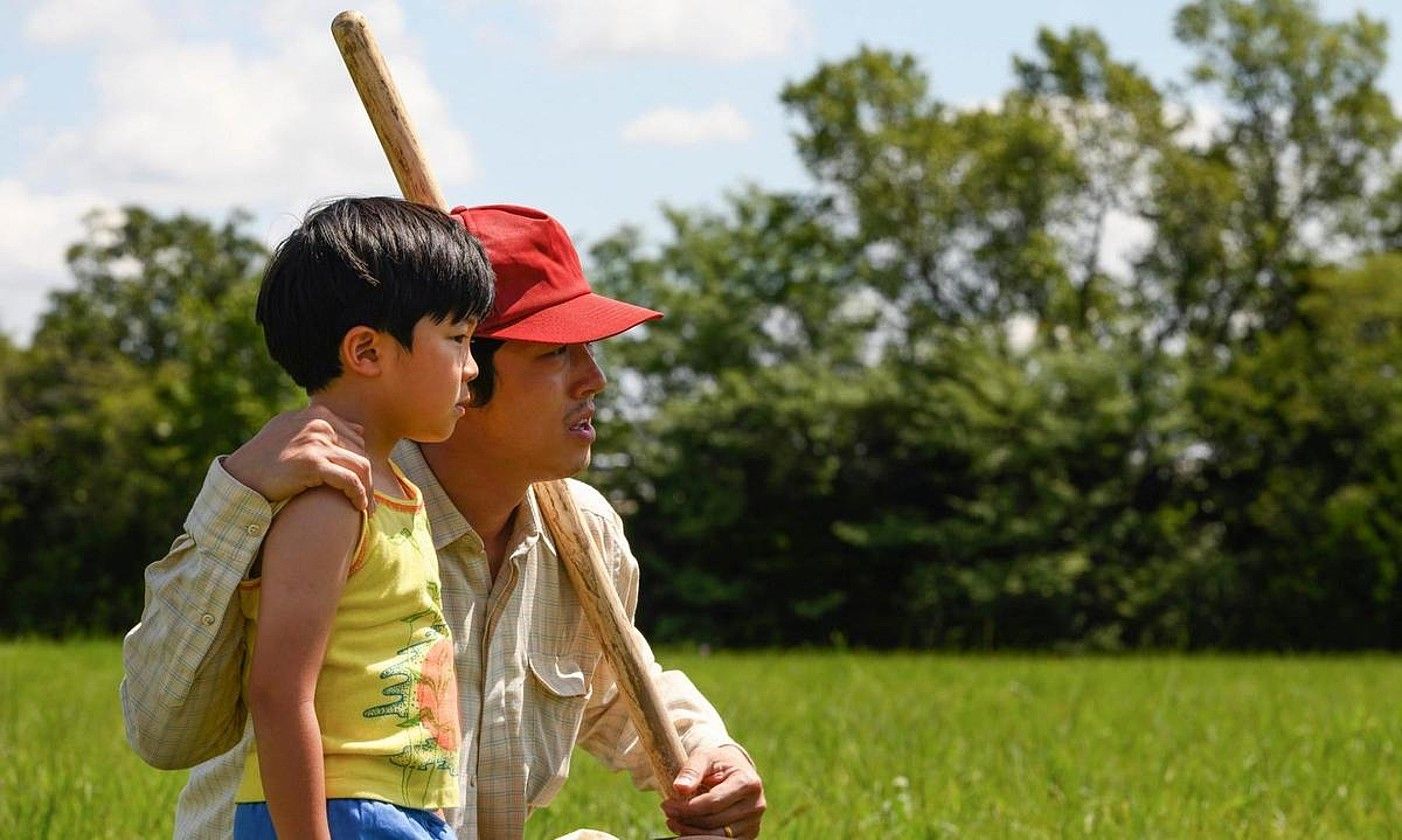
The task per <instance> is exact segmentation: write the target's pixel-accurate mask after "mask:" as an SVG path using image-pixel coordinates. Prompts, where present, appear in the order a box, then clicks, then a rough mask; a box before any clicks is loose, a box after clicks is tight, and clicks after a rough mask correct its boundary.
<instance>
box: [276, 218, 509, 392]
mask: <svg viewBox="0 0 1402 840" xmlns="http://www.w3.org/2000/svg"><path fill="white" fill-rule="evenodd" d="M493 285H494V276H493V274H492V268H491V264H490V263H489V262H488V261H487V256H486V254H485V253H483V251H482V245H481V243H479V242H478V241H477V239H476V238H475V237H473V236H472V235H471V234H469V233H468V232H467V231H466V230H464V229H463V226H462V225H461V224H459V223H458V222H457V220H455V219H453V218H452V217H451V216H448V215H447V214H445V213H443V212H442V211H440V210H435V209H434V208H432V207H426V206H424V205H421V204H414V203H412V202H408V201H401V200H400V199H397V198H342V199H339V200H337V201H333V202H331V203H329V204H326V205H324V206H321V207H319V208H318V207H314V208H312V210H310V211H308V214H307V217H306V218H305V219H304V220H303V221H302V224H301V225H300V226H299V227H298V228H297V229H296V230H295V231H293V232H292V234H291V235H290V236H288V237H287V238H286V239H285V240H283V242H282V244H281V245H279V246H278V248H277V251H276V252H275V253H274V254H273V258H272V260H270V261H269V263H268V268H267V270H266V271H265V272H264V274H263V285H262V287H261V288H260V289H259V290H258V309H257V318H258V323H259V324H260V325H261V326H262V327H263V338H264V341H266V343H267V345H268V352H269V353H270V354H271V355H272V357H273V359H274V360H275V361H276V362H277V363H278V364H279V365H281V366H282V367H283V369H284V370H286V371H287V372H288V374H290V375H291V376H292V379H293V381H295V382H296V383H297V384H298V385H300V386H302V387H303V388H305V389H306V391H307V393H309V394H310V393H314V392H316V391H319V390H321V389H322V388H325V387H326V386H327V385H329V384H330V383H331V382H332V381H333V380H334V379H336V377H338V376H340V375H341V360H340V345H341V339H342V338H344V337H345V335H346V332H347V331H349V330H350V329H351V328H352V327H357V326H362V325H363V326H367V327H370V328H371V329H375V330H382V331H384V332H387V333H389V334H390V335H392V336H393V337H394V338H395V340H396V341H398V342H399V343H400V344H401V345H403V346H404V348H405V349H406V350H412V349H413V341H414V325H415V324H417V323H418V322H419V319H421V318H424V317H429V318H432V319H433V320H434V321H437V322H440V323H441V322H443V321H446V320H449V319H452V320H454V321H458V320H463V319H467V318H479V319H480V318H484V317H486V315H487V313H488V312H490V311H491V308H492V294H493Z"/></svg>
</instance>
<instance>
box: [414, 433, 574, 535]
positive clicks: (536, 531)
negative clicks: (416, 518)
mask: <svg viewBox="0 0 1402 840" xmlns="http://www.w3.org/2000/svg"><path fill="white" fill-rule="evenodd" d="M390 457H391V458H393V459H394V462H395V463H396V464H398V465H399V469H400V470H402V471H403V472H404V477H405V478H407V479H409V480H410V481H412V482H413V483H414V485H415V486H416V487H418V488H419V492H420V493H422V494H423V500H424V514H425V515H426V516H428V527H429V530H430V531H432V532H433V550H434V551H442V550H443V549H444V548H447V547H448V546H450V545H452V544H453V543H454V542H456V541H458V540H459V539H461V538H463V537H465V536H470V537H471V538H472V540H473V541H474V543H476V545H477V547H478V549H479V550H480V549H481V548H482V538H481V537H480V536H478V535H477V532H476V531H474V530H472V526H471V525H469V524H468V523H467V518H466V517H464V516H463V515H462V512H461V511H459V510H458V509H457V506H455V505H454V504H453V502H452V500H451V499H449V498H448V493H447V491H445V490H444V489H443V485H442V484H439V483H438V477H437V476H435V475H434V474H433V470H432V469H431V468H430V467H429V466H428V461H427V459H425V458H424V453H423V450H422V449H420V448H419V445H418V444H417V443H414V442H413V441H411V440H401V441H400V442H399V443H398V444H396V445H395V447H394V451H393V452H392V453H391V454H390ZM516 513H517V515H516V521H515V523H514V524H513V527H512V534H511V540H510V541H509V542H508V543H507V545H508V546H509V548H508V549H507V553H508V554H515V553H517V552H519V551H522V550H525V549H528V548H529V547H530V546H531V545H533V544H534V543H535V542H536V541H537V540H544V542H545V544H546V545H547V546H549V548H550V551H551V552H552V553H554V551H555V543H554V542H553V541H552V540H551V539H550V536H549V534H548V533H546V530H545V528H544V521H545V520H544V519H543V518H542V517H541V513H540V506H539V505H537V504H536V499H535V488H533V487H532V488H529V489H527V490H526V503H525V504H524V505H522V506H521V507H520V508H519V509H517V512H516Z"/></svg>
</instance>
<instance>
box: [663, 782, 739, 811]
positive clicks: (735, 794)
mask: <svg viewBox="0 0 1402 840" xmlns="http://www.w3.org/2000/svg"><path fill="white" fill-rule="evenodd" d="M754 793H755V791H754V790H753V788H752V786H751V785H750V784H749V782H748V780H747V774H744V773H740V772H735V771H732V772H730V773H728V774H727V775H726V776H725V778H723V779H721V780H720V782H719V783H718V784H716V785H715V786H714V787H712V788H711V789H710V790H708V791H706V792H705V793H702V794H698V795H696V796H693V797H691V798H689V799H685V800H681V801H678V800H675V799H673V800H669V801H667V802H664V803H663V804H662V809H663V810H664V811H666V812H667V814H668V815H669V816H671V815H675V816H678V817H682V818H691V817H694V816H697V815H700V814H714V813H716V812H718V811H722V810H724V809H726V808H729V807H731V806H733V805H735V804H736V803H742V802H745V801H746V800H748V799H750V798H751V797H752V796H753V795H754Z"/></svg>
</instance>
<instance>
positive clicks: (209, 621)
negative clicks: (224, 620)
mask: <svg viewBox="0 0 1402 840" xmlns="http://www.w3.org/2000/svg"><path fill="white" fill-rule="evenodd" d="M200 623H202V624H204V626H206V627H213V626H214V616H212V615H210V614H209V613H205V614H204V615H202V616H200Z"/></svg>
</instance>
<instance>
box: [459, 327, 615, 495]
mask: <svg viewBox="0 0 1402 840" xmlns="http://www.w3.org/2000/svg"><path fill="white" fill-rule="evenodd" d="M492 363H493V367H494V368H495V371H496V384H495V387H494V389H493V392H492V398H491V399H490V400H489V401H488V402H487V404H486V405H485V406H483V407H481V408H472V409H469V410H468V412H467V414H466V416H464V417H463V419H462V422H461V424H460V426H461V428H460V429H459V434H461V435H465V436H466V438H467V439H468V440H471V441H472V444H473V446H474V448H475V449H476V450H477V451H478V452H480V453H483V457H490V458H492V459H493V460H494V461H495V462H496V463H498V464H499V465H501V466H502V468H503V469H504V470H507V471H510V472H512V473H515V474H517V475H518V477H519V478H522V479H524V480H526V481H528V482H534V481H546V480H551V479H556V478H565V477H566V476H571V475H574V474H575V473H577V472H579V471H580V470H582V469H584V468H585V467H587V466H588V465H589V450H590V447H591V446H592V445H593V443H594V425H593V417H594V395H595V394H598V393H599V392H600V391H602V390H603V389H604V386H605V385H606V384H607V380H606V379H605V378H604V373H603V371H602V370H600V369H599V365H598V363H597V362H596V361H595V360H594V354H593V351H592V350H591V348H590V345H588V344H541V343H538V342H534V341H507V342H506V343H504V344H503V345H502V346H501V348H500V349H499V350H497V352H496V355H495V356H493V357H492Z"/></svg>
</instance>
